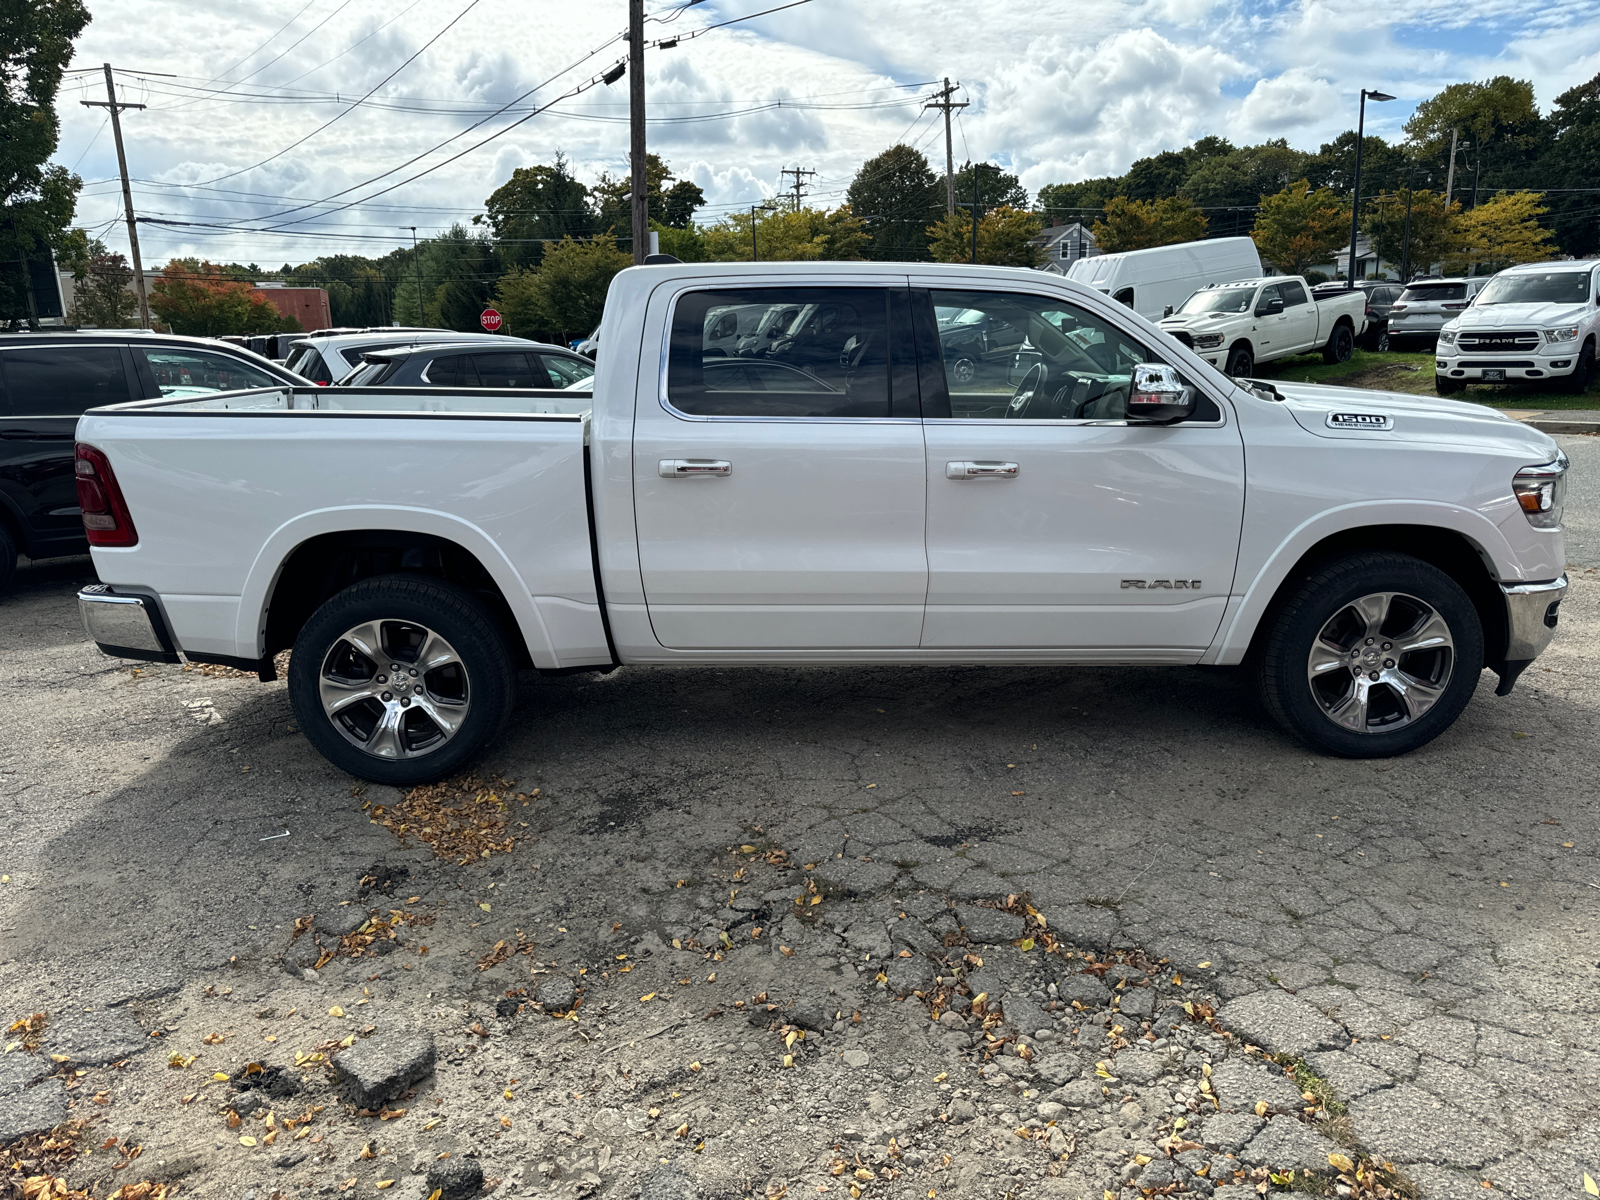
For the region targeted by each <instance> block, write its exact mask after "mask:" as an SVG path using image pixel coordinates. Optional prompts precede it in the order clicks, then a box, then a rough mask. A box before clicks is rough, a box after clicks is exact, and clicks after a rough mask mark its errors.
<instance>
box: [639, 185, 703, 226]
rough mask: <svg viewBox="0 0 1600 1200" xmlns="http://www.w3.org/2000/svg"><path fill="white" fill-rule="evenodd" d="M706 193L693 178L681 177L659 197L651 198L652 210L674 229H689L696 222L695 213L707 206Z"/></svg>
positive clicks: (660, 219) (657, 217)
mask: <svg viewBox="0 0 1600 1200" xmlns="http://www.w3.org/2000/svg"><path fill="white" fill-rule="evenodd" d="M705 204H706V194H705V193H704V192H703V191H701V190H700V185H699V184H698V183H695V182H694V180H692V179H680V180H678V182H677V183H675V184H673V185H672V186H671V187H669V188H668V189H667V190H666V191H664V192H662V193H661V195H660V196H659V197H655V196H652V197H651V198H650V211H651V212H652V213H654V214H656V219H658V220H659V221H660V222H661V223H662V224H663V225H666V226H669V227H671V228H673V229H687V228H689V226H690V225H691V224H692V223H693V222H694V214H695V213H696V212H697V211H698V210H700V209H702V208H704V207H705Z"/></svg>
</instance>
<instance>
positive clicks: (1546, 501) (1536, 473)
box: [1511, 454, 1567, 529]
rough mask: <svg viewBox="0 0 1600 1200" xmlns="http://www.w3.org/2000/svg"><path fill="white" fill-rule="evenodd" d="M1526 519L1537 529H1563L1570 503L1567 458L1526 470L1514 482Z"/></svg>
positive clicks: (1559, 458) (1521, 471)
mask: <svg viewBox="0 0 1600 1200" xmlns="http://www.w3.org/2000/svg"><path fill="white" fill-rule="evenodd" d="M1511 490H1512V491H1513V492H1514V493H1515V494H1516V497H1517V503H1518V504H1520V505H1521V506H1522V515H1523V516H1525V517H1527V518H1528V524H1530V525H1532V526H1533V527H1534V528H1535V529H1560V528H1561V510H1562V508H1563V507H1564V506H1565V504H1566V500H1567V456H1566V455H1565V454H1561V455H1558V456H1557V458H1556V460H1555V461H1554V462H1548V463H1544V464H1542V465H1541V466H1537V467H1523V468H1522V470H1520V471H1518V472H1517V474H1516V477H1515V478H1513V479H1512V481H1511Z"/></svg>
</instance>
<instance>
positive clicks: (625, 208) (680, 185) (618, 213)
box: [589, 154, 706, 242]
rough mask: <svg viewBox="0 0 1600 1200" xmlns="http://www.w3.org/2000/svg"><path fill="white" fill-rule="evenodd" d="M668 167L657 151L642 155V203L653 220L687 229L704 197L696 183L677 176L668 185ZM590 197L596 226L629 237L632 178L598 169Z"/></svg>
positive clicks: (629, 240) (619, 235) (702, 204)
mask: <svg viewBox="0 0 1600 1200" xmlns="http://www.w3.org/2000/svg"><path fill="white" fill-rule="evenodd" d="M672 179H673V174H672V168H670V167H668V166H667V164H666V162H665V161H663V160H662V158H661V157H660V155H656V154H646V155H645V156H644V189H645V206H646V209H647V211H648V213H649V215H650V217H651V218H652V219H654V220H658V221H660V222H661V223H662V224H663V225H670V226H672V227H673V228H675V229H687V228H688V227H689V224H690V222H692V221H693V219H694V214H695V212H696V210H698V209H700V208H701V207H703V206H704V205H705V202H706V198H705V193H703V192H702V191H701V190H700V188H699V185H697V184H695V183H693V182H691V181H690V180H687V179H680V180H679V181H678V182H677V183H673V184H672V186H671V187H668V186H667V185H668V184H669V183H671V182H672ZM589 194H590V195H591V196H592V197H593V198H594V203H595V210H596V213H597V218H596V220H597V228H598V229H600V230H601V231H603V232H610V233H613V234H615V235H616V236H617V237H618V238H619V239H620V240H621V241H623V242H632V240H633V201H632V199H631V198H630V197H631V196H632V194H633V180H632V178H631V177H630V176H628V175H612V174H610V173H609V172H606V171H602V172H601V173H600V179H599V181H598V182H597V183H596V184H595V185H594V186H593V187H591V188H590V189H589Z"/></svg>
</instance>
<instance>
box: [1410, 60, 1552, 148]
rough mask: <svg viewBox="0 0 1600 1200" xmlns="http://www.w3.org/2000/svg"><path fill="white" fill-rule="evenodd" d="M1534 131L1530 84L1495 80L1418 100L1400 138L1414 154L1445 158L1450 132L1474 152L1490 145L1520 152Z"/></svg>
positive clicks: (1453, 86)
mask: <svg viewBox="0 0 1600 1200" xmlns="http://www.w3.org/2000/svg"><path fill="white" fill-rule="evenodd" d="M1538 125H1539V109H1538V106H1537V105H1536V104H1535V103H1534V100H1533V84H1532V83H1530V82H1529V81H1528V80H1526V79H1513V78H1511V76H1509V75H1496V76H1495V77H1494V78H1493V79H1491V80H1489V81H1488V82H1487V83H1452V84H1451V85H1450V86H1449V87H1447V88H1445V89H1444V91H1442V92H1440V93H1439V94H1438V95H1436V96H1434V97H1432V98H1431V99H1428V100H1424V101H1423V102H1422V103H1421V104H1419V105H1417V108H1416V111H1415V112H1414V113H1412V114H1411V119H1410V120H1409V121H1407V122H1406V138H1407V140H1408V141H1410V143H1411V144H1412V146H1413V147H1415V149H1416V151H1417V153H1418V154H1421V155H1427V156H1435V155H1445V156H1448V155H1449V153H1450V135H1451V133H1452V131H1459V133H1460V140H1461V141H1464V142H1472V143H1473V144H1474V145H1475V146H1477V147H1480V148H1482V147H1485V146H1487V145H1489V144H1490V143H1491V142H1495V141H1502V142H1509V143H1511V144H1512V145H1513V146H1517V145H1521V146H1526V145H1528V144H1529V142H1530V140H1531V139H1532V138H1534V137H1535V136H1536V135H1537V130H1538Z"/></svg>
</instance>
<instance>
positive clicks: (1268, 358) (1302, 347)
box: [1161, 275, 1367, 379]
mask: <svg viewBox="0 0 1600 1200" xmlns="http://www.w3.org/2000/svg"><path fill="white" fill-rule="evenodd" d="M1161 328H1162V330H1163V331H1164V332H1166V333H1169V334H1171V335H1172V336H1173V337H1175V338H1177V339H1178V340H1179V341H1180V342H1182V343H1183V344H1184V345H1186V346H1190V347H1192V348H1193V349H1194V350H1195V352H1196V353H1197V354H1199V355H1200V356H1201V357H1202V358H1204V359H1205V360H1206V362H1208V363H1210V364H1211V365H1212V366H1214V367H1216V366H1220V367H1221V368H1222V369H1223V371H1224V372H1225V373H1227V374H1229V375H1232V376H1233V377H1234V378H1235V379H1245V378H1248V377H1249V375H1250V374H1251V372H1252V371H1254V370H1255V365H1256V364H1257V363H1264V362H1272V361H1273V360H1274V359H1278V358H1287V357H1289V355H1291V354H1308V353H1310V352H1311V351H1313V350H1321V351H1322V361H1323V362H1328V363H1341V362H1345V361H1346V360H1348V359H1349V357H1350V354H1351V351H1353V350H1354V349H1355V345H1356V339H1357V338H1358V337H1360V336H1361V335H1362V334H1363V333H1365V332H1366V331H1367V298H1366V294H1365V293H1364V292H1361V291H1350V292H1341V293H1338V294H1336V295H1333V296H1325V297H1320V298H1313V297H1312V295H1311V288H1310V286H1309V285H1308V284H1307V283H1306V281H1305V280H1304V279H1303V278H1301V277H1300V276H1299V275H1278V276H1274V277H1272V278H1269V279H1242V280H1240V281H1238V282H1237V283H1217V284H1212V285H1211V286H1209V287H1203V288H1201V289H1200V290H1199V291H1198V292H1196V293H1195V294H1194V295H1192V296H1190V297H1189V298H1188V299H1187V300H1185V301H1184V302H1183V303H1182V304H1181V305H1180V306H1179V307H1178V308H1177V310H1176V311H1175V312H1173V313H1172V315H1171V316H1168V317H1163V318H1162V319H1161Z"/></svg>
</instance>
